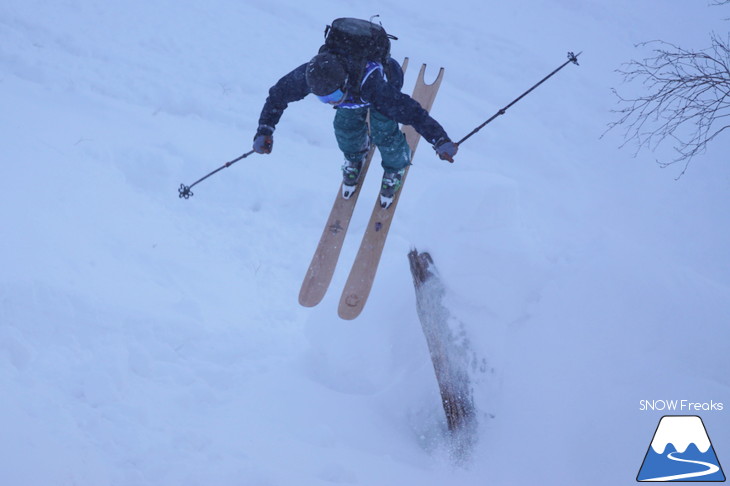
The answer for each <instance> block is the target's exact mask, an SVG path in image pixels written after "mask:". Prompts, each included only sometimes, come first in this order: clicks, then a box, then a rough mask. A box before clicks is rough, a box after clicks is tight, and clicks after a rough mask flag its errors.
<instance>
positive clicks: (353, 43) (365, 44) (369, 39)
mask: <svg viewBox="0 0 730 486" xmlns="http://www.w3.org/2000/svg"><path fill="white" fill-rule="evenodd" d="M391 39H393V40H397V39H398V38H397V37H395V36H392V35H390V34H388V33H387V32H385V29H384V28H383V26H382V25H380V24H376V23H374V22H372V21H367V20H361V19H353V18H349V17H344V18H339V19H335V20H334V21H333V22H332V25H328V26H327V28H326V29H325V30H324V45H323V46H322V47H320V49H319V53H320V54H321V53H323V52H328V53H331V54H334V55H336V56H337V57H338V58H339V59H340V60H341V62H342V63H343V64H344V65H345V69H346V70H347V73H348V75H349V77H350V83H349V84H350V90H351V93H352V92H353V91H354V92H355V94H356V93H359V91H360V85H359V82H360V81H361V79H362V76H363V75H364V74H365V67H366V65H367V62H368V61H376V62H379V63H381V64H382V65H383V68H384V70H385V75H386V76H387V75H388V70H389V69H388V64H389V63H388V58H390V41H391Z"/></svg>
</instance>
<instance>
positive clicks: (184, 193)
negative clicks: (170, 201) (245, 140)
mask: <svg viewBox="0 0 730 486" xmlns="http://www.w3.org/2000/svg"><path fill="white" fill-rule="evenodd" d="M252 153H254V151H253V150H251V151H250V152H246V153H245V154H243V155H241V156H240V157H238V158H236V159H233V160H231V161H230V162H226V163H225V164H223V165H221V166H220V167H218V168H217V169H216V170H214V171H213V172H211V173H210V174H208V175H206V176H205V177H201V178H200V179H198V180H197V181H195V182H193V183H192V184H190V185H189V186H186V185H185V184H180V187H179V188H178V190H177V192H179V193H180V195H179V197H180V198H181V199H189V198H191V197H192V196H193V191H191V190H190V189H191V188H192V187H193V186H194V185H195V184H197V183H199V182H203V181H204V180H205V179H207V178H208V177H210V176H212V175H213V174H215V173H216V172H220V171H222V170H223V169H225V168H226V167H230V166H232V165H233V164H235V163H236V162H238V161H239V160H241V159H245V158H246V157H248V156H249V155H251V154H252Z"/></svg>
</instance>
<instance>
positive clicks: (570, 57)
mask: <svg viewBox="0 0 730 486" xmlns="http://www.w3.org/2000/svg"><path fill="white" fill-rule="evenodd" d="M581 54H583V52H582V51H581V52H579V53H578V54H573V53H572V52H568V60H567V61H565V62H564V63H563V64H561V65H560V67H558V68H557V69H556V70H555V71H553V72H551V73H550V74H548V75H547V76H545V77H544V78H542V79H541V80H540V81H539V82H537V83H536V84H535V85H534V86H533V87H532V88H530V89H528V90H527V91H525V92H524V93H522V94H521V95H520V96H518V97H517V98H515V99H514V100H513V101H512V103H510V104H509V105H507V106H505V107H504V108H502V109H501V110H499V111H498V112H497V113H495V114H494V115H492V117H491V118H489V120H487V121H485V122H484V123H482V124H481V125H479V126H478V127H476V128H475V129H474V130H472V131H471V133H469V134H468V135H467V136H466V137H464V138H462V139H461V140H459V141H458V142H456V145H461V144H462V143H463V142H464V141H465V140H466V139H468V138H469V137H471V136H472V135H474V134H475V133H477V132H478V131H479V130H481V129H482V128H484V127H485V126H487V124H488V123H490V122H491V121H492V120H494V119H495V118H497V117H498V116H500V115H504V113H505V112H506V111H507V110H508V109H509V108H510V107H511V106H512V105H514V104H515V103H517V102H518V101H520V100H521V99H522V98H524V97H525V96H527V95H528V94H530V92H532V90H534V89H535V88H537V87H538V86H540V85H541V84H542V83H544V82H545V81H547V80H548V78H550V77H551V76H552V75H553V74H555V73H557V72H558V71H560V70H561V69H563V68H564V67H565V66H567V65H568V64H570V63H571V62H572V63H573V64H575V65H576V66H577V65H578V56H580V55H581Z"/></svg>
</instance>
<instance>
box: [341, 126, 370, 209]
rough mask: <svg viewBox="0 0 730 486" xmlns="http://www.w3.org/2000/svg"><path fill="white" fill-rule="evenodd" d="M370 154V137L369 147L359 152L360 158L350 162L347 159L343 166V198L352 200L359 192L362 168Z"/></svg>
mask: <svg viewBox="0 0 730 486" xmlns="http://www.w3.org/2000/svg"><path fill="white" fill-rule="evenodd" d="M369 152H370V137H368V140H367V146H366V147H365V148H364V149H363V150H362V151H360V152H358V155H359V156H360V157H359V158H358V159H356V160H354V161H353V160H348V159H345V163H344V164H343V166H342V197H343V198H345V199H350V198H351V197H352V195H353V194H355V191H356V190H357V186H358V184H359V183H360V179H361V175H362V174H361V173H362V166H363V163H365V159H366V158H367V156H368V153H369Z"/></svg>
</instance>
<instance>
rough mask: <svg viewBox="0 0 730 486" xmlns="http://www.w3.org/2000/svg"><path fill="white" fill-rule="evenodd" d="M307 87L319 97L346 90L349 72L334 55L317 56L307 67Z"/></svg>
mask: <svg viewBox="0 0 730 486" xmlns="http://www.w3.org/2000/svg"><path fill="white" fill-rule="evenodd" d="M306 77H307V85H309V90H310V91H311V92H312V93H314V94H315V95H317V96H324V95H328V94H330V93H332V92H333V91H336V90H338V89H344V87H345V83H346V82H347V72H346V71H345V67H344V66H343V65H342V63H341V62H340V60H339V59H338V58H337V56H335V55H334V54H330V53H322V54H317V55H316V56H314V57H313V58H312V60H311V61H309V64H308V65H307V73H306Z"/></svg>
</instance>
